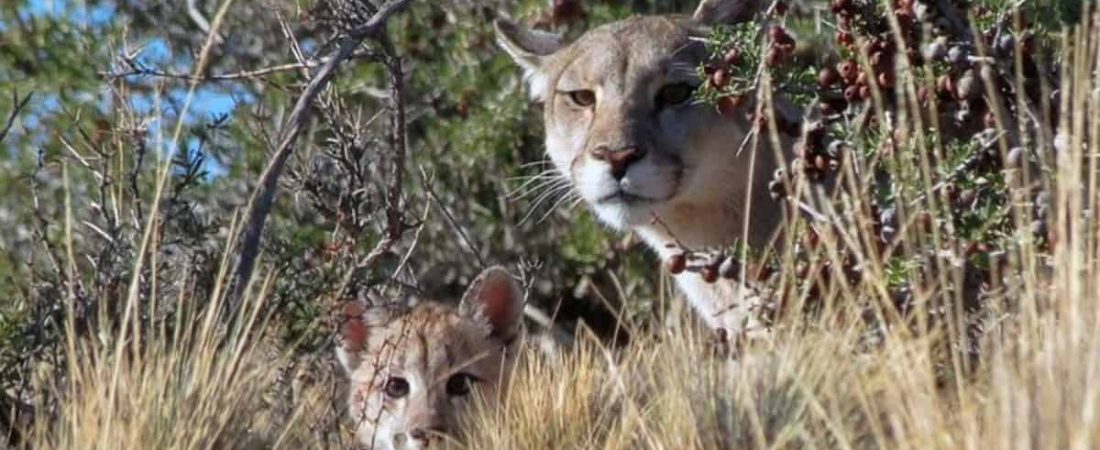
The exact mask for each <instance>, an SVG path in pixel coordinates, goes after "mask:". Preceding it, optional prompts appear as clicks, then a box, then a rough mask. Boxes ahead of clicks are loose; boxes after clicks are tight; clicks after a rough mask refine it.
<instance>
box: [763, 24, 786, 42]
mask: <svg viewBox="0 0 1100 450" xmlns="http://www.w3.org/2000/svg"><path fill="white" fill-rule="evenodd" d="M768 36H771V38H772V40H773V41H776V42H779V41H782V40H784V39H789V38H790V36H787V31H786V30H784V29H783V27H781V26H779V25H775V26H773V27H771V29H770V30H768Z"/></svg>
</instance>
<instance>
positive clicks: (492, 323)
mask: <svg viewBox="0 0 1100 450" xmlns="http://www.w3.org/2000/svg"><path fill="white" fill-rule="evenodd" d="M459 311H460V312H461V313H462V315H464V316H466V317H470V318H472V319H474V320H478V321H484V322H485V323H487V324H488V325H489V329H490V330H491V332H490V335H491V336H493V337H496V338H498V339H501V340H503V341H505V342H509V341H511V340H513V339H514V338H515V337H516V335H518V334H519V332H520V327H521V325H522V323H521V319H522V318H523V291H522V290H521V289H520V287H519V283H517V282H516V279H515V278H514V277H513V276H512V275H511V274H509V273H508V272H507V271H505V270H504V269H503V268H502V267H499V266H496V267H490V268H488V269H485V271H483V272H481V274H480V275H478V276H477V278H475V279H474V281H473V283H470V287H469V288H467V289H466V294H464V295H463V296H462V304H461V306H459Z"/></svg>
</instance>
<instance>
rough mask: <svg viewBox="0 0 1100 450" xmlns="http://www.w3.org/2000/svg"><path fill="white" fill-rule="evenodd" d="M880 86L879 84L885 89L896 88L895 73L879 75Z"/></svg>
mask: <svg viewBox="0 0 1100 450" xmlns="http://www.w3.org/2000/svg"><path fill="white" fill-rule="evenodd" d="M878 84H879V86H882V87H885V88H890V87H894V73H893V72H882V73H880V74H878Z"/></svg>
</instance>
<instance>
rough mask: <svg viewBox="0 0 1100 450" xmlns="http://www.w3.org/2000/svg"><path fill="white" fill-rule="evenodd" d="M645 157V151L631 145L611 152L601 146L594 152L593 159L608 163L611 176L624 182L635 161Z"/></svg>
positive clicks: (609, 149)
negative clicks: (627, 171) (628, 169)
mask: <svg viewBox="0 0 1100 450" xmlns="http://www.w3.org/2000/svg"><path fill="white" fill-rule="evenodd" d="M644 156H645V150H643V149H642V148H641V147H638V146H636V145H629V146H626V147H623V148H620V149H618V150H611V148H610V147H608V146H606V145H601V146H599V147H596V149H595V150H592V157H593V158H596V159H598V160H600V161H607V163H608V164H609V165H611V176H612V177H615V180H616V181H618V180H622V179H623V177H624V176H626V169H627V168H628V167H630V165H631V164H633V163H634V162H635V161H638V160H640V159H642V157H644Z"/></svg>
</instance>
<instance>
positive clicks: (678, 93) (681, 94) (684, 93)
mask: <svg viewBox="0 0 1100 450" xmlns="http://www.w3.org/2000/svg"><path fill="white" fill-rule="evenodd" d="M693 93H695V86H692V85H690V84H687V83H676V84H668V85H665V86H663V87H661V90H660V91H658V92H657V106H658V107H659V108H664V107H668V106H676V105H679V104H681V103H684V102H686V101H688V100H689V99H691V94H693Z"/></svg>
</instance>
